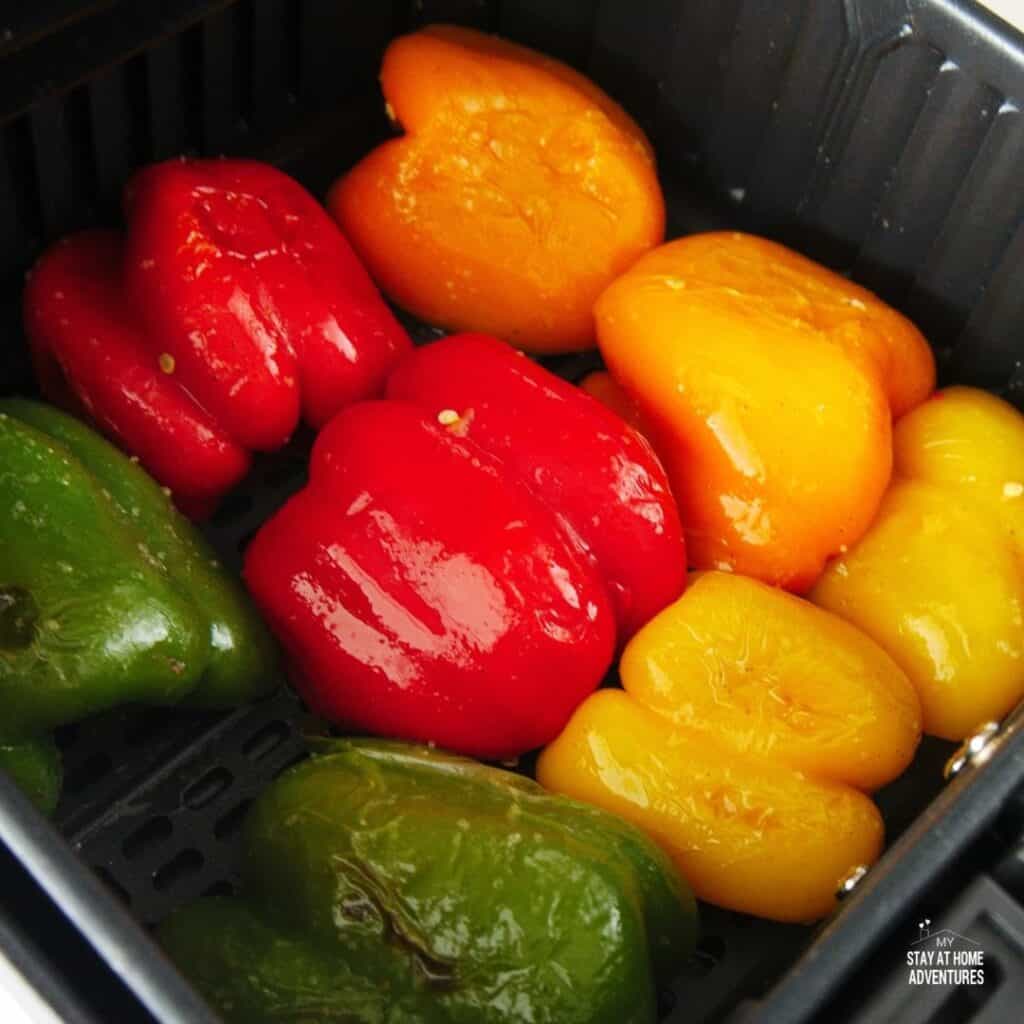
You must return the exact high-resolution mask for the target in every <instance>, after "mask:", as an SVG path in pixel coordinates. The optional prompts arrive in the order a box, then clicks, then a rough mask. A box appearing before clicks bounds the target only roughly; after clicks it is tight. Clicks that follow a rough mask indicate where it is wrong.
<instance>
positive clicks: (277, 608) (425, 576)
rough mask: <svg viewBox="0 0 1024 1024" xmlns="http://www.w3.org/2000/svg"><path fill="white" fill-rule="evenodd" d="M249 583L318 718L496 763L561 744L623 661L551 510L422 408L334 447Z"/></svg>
mask: <svg viewBox="0 0 1024 1024" xmlns="http://www.w3.org/2000/svg"><path fill="white" fill-rule="evenodd" d="M244 576H245V580H246V582H247V584H248V585H249V589H250V590H251V592H252V594H253V596H254V597H255V599H256V601H257V604H258V605H259V606H260V607H261V609H262V610H263V612H264V613H265V615H266V617H267V620H268V621H269V623H270V625H271V627H272V628H273V629H274V630H275V632H276V633H277V635H278V636H279V638H280V639H281V641H282V643H283V644H284V646H285V648H286V649H287V650H288V652H289V654H290V655H291V660H292V670H293V676H294V679H295V682H296V685H297V686H298V688H299V689H300V691H301V692H302V694H303V696H304V697H305V698H306V699H307V701H308V702H309V703H310V704H311V705H312V706H313V707H314V709H315V710H317V711H318V712H320V713H321V714H323V715H325V716H326V717H328V718H330V719H332V720H334V721H340V722H343V723H347V724H349V725H353V726H356V727H358V728H360V729H366V730H369V731H372V732H375V733H378V734H382V735H389V736H397V737H400V738H404V739H417V740H425V741H433V742H436V743H438V744H440V745H442V746H444V747H448V748H449V749H452V750H457V751H460V752H462V753H468V754H474V755H477V756H481V757H492V758H499V757H510V756H514V755H517V754H521V753H523V752H524V751H526V750H530V749H532V748H534V747H536V746H539V745H540V744H543V743H546V742H547V741H548V740H550V739H552V738H553V737H554V736H555V735H556V734H557V733H558V730H559V729H561V727H562V726H563V725H564V724H565V722H566V720H567V719H568V717H569V714H570V713H571V711H572V709H573V708H574V707H575V706H576V704H578V703H579V701H580V700H582V699H583V697H584V696H585V695H586V694H587V693H589V692H590V691H591V690H593V689H594V687H595V686H596V685H597V684H598V682H599V681H600V679H601V677H602V675H603V674H604V672H605V670H606V669H607V668H608V665H609V662H610V660H611V657H612V652H613V649H614V645H615V621H614V614H613V611H612V607H611V602H610V599H609V597H608V595H607V591H606V589H605V586H604V583H603V581H602V579H601V577H600V575H599V574H598V572H597V571H596V569H595V568H594V567H593V566H592V565H591V564H590V562H589V560H588V559H587V557H586V555H585V554H584V553H583V552H582V551H580V550H579V549H578V547H576V546H575V545H574V544H572V543H571V542H570V540H569V539H568V538H567V536H566V534H565V532H564V530H563V528H562V527H561V525H560V523H559V522H558V520H557V519H556V517H555V516H554V514H553V513H552V511H551V510H550V509H549V508H548V506H547V505H545V504H544V503H543V502H541V500H540V499H539V498H537V497H536V496H535V495H534V494H533V493H532V492H531V491H530V490H529V489H528V488H527V487H526V486H525V485H524V484H523V483H521V482H520V481H519V480H518V479H517V478H516V477H514V476H511V475H509V474H508V473H507V472H506V470H505V468H504V467H503V466H502V464H501V463H500V462H498V461H497V460H496V459H495V458H494V457H493V456H491V455H490V454H489V453H488V452H486V451H485V450H484V449H483V448H481V447H479V446H478V445H477V444H476V443H475V442H474V441H473V440H472V438H471V437H460V436H458V434H457V433H455V432H452V431H450V430H448V429H446V428H445V427H444V426H442V425H441V424H440V423H439V422H438V420H437V418H436V417H435V416H432V415H431V416H428V415H426V414H425V413H423V412H422V411H421V410H420V408H419V407H417V406H415V405H413V404H411V403H407V402H398V401H381V402H363V403H359V404H357V405H354V406H352V407H350V408H349V409H346V410H344V411H343V412H342V413H339V415H338V416H336V417H335V418H334V419H333V420H332V421H331V422H330V424H328V426H327V427H326V428H325V429H324V430H323V431H321V433H320V435H319V437H318V438H317V441H316V443H315V445H314V447H313V453H312V457H311V460H310V481H309V485H308V486H307V487H306V489H305V490H303V491H301V492H300V493H299V494H298V495H296V496H295V497H294V498H292V499H291V501H290V502H289V503H288V504H287V505H285V506H284V508H283V509H282V510H281V511H279V512H278V513H277V514H276V515H275V516H273V517H272V518H271V519H270V520H269V521H268V522H267V523H265V524H264V526H263V527H262V528H261V529H260V531H259V533H258V534H257V535H256V537H255V538H254V540H253V542H252V544H251V545H250V547H249V549H248V550H247V552H246V556H245V569H244Z"/></svg>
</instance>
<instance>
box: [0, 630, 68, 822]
mask: <svg viewBox="0 0 1024 1024" xmlns="http://www.w3.org/2000/svg"><path fill="white" fill-rule="evenodd" d="M0 615H2V612H0ZM0 768H2V769H3V770H4V771H5V772H7V774H8V775H10V777H11V778H12V779H13V780H14V781H15V782H16V783H17V784H18V786H20V787H21V789H22V790H23V791H24V793H25V795H26V796H27V797H28V798H29V800H31V801H32V803H34V804H35V805H36V807H38V808H39V810H40V811H42V812H43V814H52V813H53V810H54V809H55V808H56V806H57V800H58V799H59V798H60V787H61V783H62V781H63V770H62V767H61V760H60V752H59V751H58V750H57V746H56V744H55V743H54V742H53V739H52V738H51V737H49V736H38V737H34V738H32V739H27V740H17V741H14V742H11V743H0Z"/></svg>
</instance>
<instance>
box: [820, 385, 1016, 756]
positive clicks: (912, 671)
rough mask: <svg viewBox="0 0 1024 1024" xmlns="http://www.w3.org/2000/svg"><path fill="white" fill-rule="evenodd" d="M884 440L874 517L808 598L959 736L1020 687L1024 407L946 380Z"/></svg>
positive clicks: (934, 729) (933, 728)
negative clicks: (889, 477)
mask: <svg viewBox="0 0 1024 1024" xmlns="http://www.w3.org/2000/svg"><path fill="white" fill-rule="evenodd" d="M893 444H894V467H895V480H894V482H893V484H892V486H891V487H890V489H889V492H888V493H887V495H886V497H885V499H884V500H883V502H882V506H881V508H880V511H879V514H878V517H877V519H876V520H875V523H874V524H873V525H872V527H871V529H870V530H869V531H868V533H867V534H865V536H864V537H863V538H862V539H861V540H860V541H859V543H857V544H856V545H855V546H854V547H852V548H851V549H850V550H849V551H848V552H847V553H846V554H845V555H843V556H842V557H840V558H838V559H836V560H835V561H833V562H832V563H831V564H830V565H829V566H828V568H827V570H826V572H825V574H824V575H823V576H822V578H821V579H820V580H819V582H818V583H817V585H816V586H815V588H814V590H813V591H812V593H811V599H812V600H813V601H814V602H815V603H816V604H818V605H820V606H821V607H822V608H827V609H830V610H831V611H833V612H835V613H836V614H838V615H841V616H842V617H843V618H845V619H847V620H848V621H850V622H852V623H854V624H855V625H857V626H858V627H860V628H861V629H862V630H864V632H866V633H867V634H868V635H869V636H871V637H873V638H874V639H875V640H876V641H877V642H878V643H879V644H881V645H882V647H884V648H885V649H886V650H887V651H888V652H889V654H891V655H892V657H893V658H894V659H895V660H896V661H897V662H898V663H899V664H900V666H901V667H902V668H903V670H904V671H905V672H906V673H907V675H908V676H909V677H910V680H911V682H912V683H913V684H914V686H915V687H916V688H917V691H918V694H919V695H920V698H921V706H922V709H923V712H924V728H925V731H926V732H928V733H931V734H933V735H935V736H941V737H943V738H945V739H962V738H963V737H964V736H966V735H968V734H969V733H970V732H971V731H972V730H973V729H974V728H975V727H976V726H978V725H979V724H981V723H982V722H984V721H986V720H987V719H992V718H1000V717H1001V716H1003V715H1004V714H1006V713H1007V712H1008V711H1010V710H1011V709H1012V708H1013V706H1014V705H1015V704H1016V703H1017V701H1019V700H1020V699H1021V698H1022V697H1024V562H1022V557H1024V416H1022V415H1021V414H1020V413H1019V412H1017V410H1016V409H1014V408H1013V407H1012V406H1011V405H1008V404H1007V403H1006V402H1004V401H1002V400H1001V399H998V398H995V397H994V396H992V395H990V394H988V393H987V392H985V391H979V390H977V389H974V388H965V387H956V388H949V389H947V390H945V391H940V392H938V393H937V394H935V395H934V396H933V397H932V398H931V399H929V400H928V401H927V402H925V403H924V404H923V405H920V406H919V407H918V408H917V409H915V410H914V411H913V412H911V413H909V414H908V415H906V416H905V417H903V418H902V419H901V420H900V421H899V422H898V423H897V424H896V428H895V431H894V436H893Z"/></svg>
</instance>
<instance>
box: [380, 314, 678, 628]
mask: <svg viewBox="0 0 1024 1024" xmlns="http://www.w3.org/2000/svg"><path fill="white" fill-rule="evenodd" d="M387 393H388V396H389V397H391V398H398V399H405V400H408V401H412V402H416V403H417V404H418V405H420V406H422V407H423V408H424V410H425V411H426V412H428V413H430V414H432V415H434V416H436V417H438V418H439V419H441V420H443V421H445V424H446V425H447V429H448V430H449V431H451V432H453V433H455V434H456V435H457V436H460V437H469V438H471V439H472V440H473V441H475V442H476V443H477V444H478V445H480V447H482V448H485V449H486V450H487V451H488V452H490V453H491V454H492V455H494V456H495V457H496V458H497V459H499V460H500V461H501V462H502V464H503V465H504V466H505V468H506V471H507V472H509V473H511V474H514V475H516V476H518V477H519V478H520V479H522V480H524V481H525V482H526V484H527V486H528V487H529V488H530V490H532V491H533V492H534V494H536V495H537V497H539V498H540V499H541V500H542V501H544V502H545V503H546V504H548V505H549V507H550V508H551V509H552V510H554V511H555V512H556V513H557V514H558V515H559V517H560V518H561V519H562V520H563V521H564V522H565V523H566V524H567V526H568V528H569V530H570V531H571V533H572V534H573V536H574V537H575V538H576V539H577V540H578V541H579V543H580V544H581V546H582V547H583V549H584V550H585V551H586V552H587V554H588V555H589V556H590V558H591V560H592V561H593V563H594V565H595V566H596V567H597V569H598V572H599V573H600V574H601V576H602V578H603V579H604V582H605V586H606V587H607V589H608V593H609V595H610V597H611V599H612V604H613V606H614V609H615V613H616V619H617V622H618V627H619V638H620V642H625V641H626V640H627V639H629V637H630V636H632V635H633V633H635V632H636V630H637V629H639V628H640V626H642V625H643V624H644V623H645V622H647V620H648V619H650V618H651V617H652V616H653V615H655V614H656V613H657V612H659V611H661V609H662V608H664V607H665V606H666V605H667V604H670V603H671V602H672V601H674V600H675V599H676V598H677V597H678V596H679V595H680V594H681V593H682V591H683V588H684V587H685V585H686V553H685V549H684V544H683V535H682V527H681V526H680V523H679V513H678V512H677V510H676V506H675V502H674V501H673V500H672V495H671V492H670V490H669V485H668V480H667V478H666V476H665V471H664V469H662V466H661V463H660V462H659V461H658V458H657V456H656V455H655V454H654V452H653V451H652V450H651V447H650V445H649V444H648V442H647V441H646V440H645V439H644V438H643V437H641V436H640V435H639V434H638V433H637V432H636V431H635V430H633V429H632V427H630V426H628V425H627V424H626V423H625V422H624V421H623V420H622V419H621V418H620V417H617V416H615V415H614V414H612V413H610V412H609V411H608V410H607V409H606V408H604V406H602V405H601V404H600V403H599V402H596V401H594V400H593V399H591V398H590V397H589V396H587V395H584V394H583V393H582V392H581V391H580V390H579V388H576V387H573V386H572V385H571V384H569V383H568V382H566V381H564V380H562V379H561V378H559V377H556V376H555V375H554V374H553V373H550V372H549V371H548V370H545V369H544V368H543V367H542V366H539V365H538V364H537V363H535V362H533V360H531V359H527V358H526V356H524V355H523V354H522V353H521V352H517V351H515V350H514V349H511V348H509V346H508V345H505V344H503V343H502V342H500V341H498V340H497V339H496V338H491V337H488V336H486V335H480V334H463V335H455V336H453V337H450V338H446V339H444V340H443V341H439V342H435V343H434V344H430V345H424V346H422V347H420V348H418V349H416V350H415V351H414V352H413V353H412V354H411V355H409V356H407V357H406V358H405V359H404V360H402V362H401V363H399V365H398V367H397V368H396V369H395V371H394V373H392V375H391V377H390V378H389V380H388V386H387Z"/></svg>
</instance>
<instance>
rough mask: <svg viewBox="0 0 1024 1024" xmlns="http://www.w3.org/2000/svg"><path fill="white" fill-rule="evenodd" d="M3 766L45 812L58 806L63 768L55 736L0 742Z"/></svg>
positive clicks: (0, 761)
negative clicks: (53, 737) (54, 740)
mask: <svg viewBox="0 0 1024 1024" xmlns="http://www.w3.org/2000/svg"><path fill="white" fill-rule="evenodd" d="M0 768H2V769H3V770H4V771H5V772H7V774H8V775H10V777H11V778H12V779H14V781H15V782H16V783H17V784H18V785H19V786H20V787H21V788H22V790H23V791H24V793H25V795H26V796H27V797H28V798H29V800H31V801H32V803H34V804H35V805H36V807H38V808H39V809H40V810H41V811H42V812H43V813H44V814H49V813H50V812H51V811H52V810H53V809H54V808H55V807H56V806H57V799H58V797H59V796H60V784H61V781H62V775H63V772H62V769H61V762H60V751H58V750H57V747H56V745H55V744H54V742H53V739H52V737H50V736H38V737H35V738H33V739H29V740H16V741H14V742H13V743H0Z"/></svg>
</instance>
